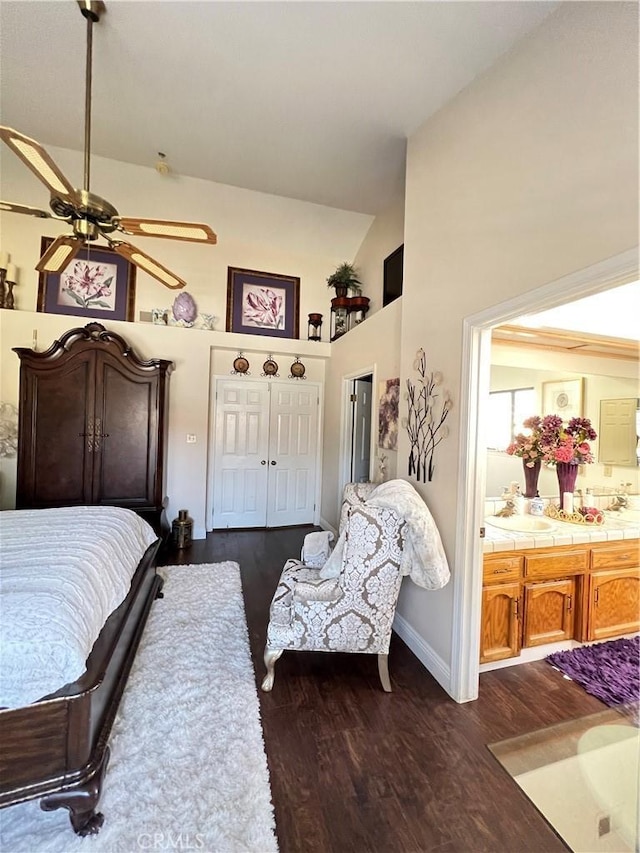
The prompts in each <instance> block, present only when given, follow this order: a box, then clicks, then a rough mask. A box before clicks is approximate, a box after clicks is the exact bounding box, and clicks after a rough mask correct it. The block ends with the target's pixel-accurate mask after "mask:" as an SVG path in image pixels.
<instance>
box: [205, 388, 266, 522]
mask: <svg viewBox="0 0 640 853" xmlns="http://www.w3.org/2000/svg"><path fill="white" fill-rule="evenodd" d="M216 404H217V405H216V434H215V439H214V441H215V447H214V483H213V526H214V528H216V527H264V526H265V525H266V523H267V478H268V467H269V466H268V458H269V386H268V384H267V383H266V382H251V380H242V381H240V380H235V381H234V380H219V381H218V383H217V387H216Z"/></svg>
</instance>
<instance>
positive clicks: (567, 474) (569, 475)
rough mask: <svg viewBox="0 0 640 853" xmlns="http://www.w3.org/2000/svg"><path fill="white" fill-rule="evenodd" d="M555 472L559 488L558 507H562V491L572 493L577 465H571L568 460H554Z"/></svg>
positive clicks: (574, 486) (576, 474) (574, 487)
mask: <svg viewBox="0 0 640 853" xmlns="http://www.w3.org/2000/svg"><path fill="white" fill-rule="evenodd" d="M556 473H557V475H558V487H559V489H560V508H561V509H562V496H563V495H564V493H565V492H571V494H573V493H574V491H575V489H576V478H577V476H578V466H577V465H572V464H571V463H570V462H556Z"/></svg>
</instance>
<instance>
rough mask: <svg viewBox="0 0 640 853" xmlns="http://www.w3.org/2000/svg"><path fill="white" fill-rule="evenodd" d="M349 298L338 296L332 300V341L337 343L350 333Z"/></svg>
mask: <svg viewBox="0 0 640 853" xmlns="http://www.w3.org/2000/svg"><path fill="white" fill-rule="evenodd" d="M348 318H349V297H348V296H336V297H335V298H334V299H332V300H331V340H332V341H335V340H337V339H338V338H341V337H342V335H344V334H346V333H347V332H348V331H349V325H348Z"/></svg>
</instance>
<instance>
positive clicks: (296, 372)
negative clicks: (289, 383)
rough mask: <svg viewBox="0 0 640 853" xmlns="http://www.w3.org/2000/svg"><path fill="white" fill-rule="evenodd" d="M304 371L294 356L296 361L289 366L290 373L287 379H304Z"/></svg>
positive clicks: (302, 365) (304, 368)
mask: <svg viewBox="0 0 640 853" xmlns="http://www.w3.org/2000/svg"><path fill="white" fill-rule="evenodd" d="M305 371H306V367H305V366H304V364H303V363H302V362H301V361H300V359H299V358H298V357H297V356H296V360H295V361H294V362H293V364H292V365H291V373H290V375H289V379H306V376H305V375H304V374H305Z"/></svg>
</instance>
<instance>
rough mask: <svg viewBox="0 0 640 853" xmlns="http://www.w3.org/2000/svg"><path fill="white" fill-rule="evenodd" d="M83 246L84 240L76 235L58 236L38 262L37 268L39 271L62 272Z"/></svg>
mask: <svg viewBox="0 0 640 853" xmlns="http://www.w3.org/2000/svg"><path fill="white" fill-rule="evenodd" d="M81 247H82V240H77V239H76V238H75V237H57V238H56V239H55V240H54V241H53V243H52V244H51V245H50V246H49V248H48V249H47V251H46V252H45V253H44V255H43V256H42V257H41V258H40V260H39V261H38V263H37V264H36V269H37V270H38V272H48V273H59V272H62V270H63V269H65V267H66V266H67V265H68V264H69V263H70V262H71V261H72V260H73V259H74V258H75V256H76V255H77V254H78V252H79V251H80V249H81Z"/></svg>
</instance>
